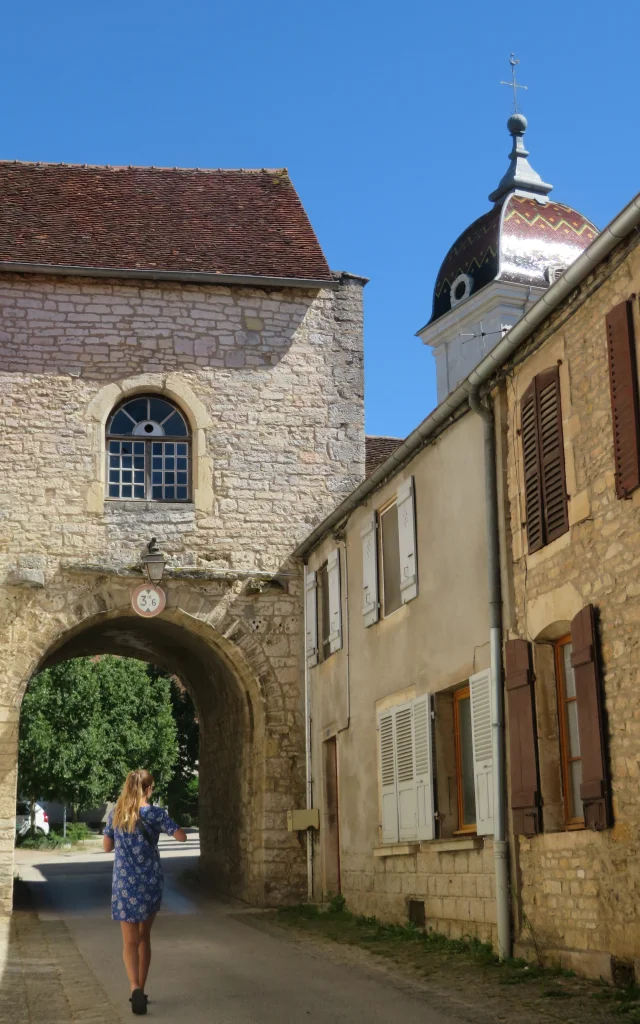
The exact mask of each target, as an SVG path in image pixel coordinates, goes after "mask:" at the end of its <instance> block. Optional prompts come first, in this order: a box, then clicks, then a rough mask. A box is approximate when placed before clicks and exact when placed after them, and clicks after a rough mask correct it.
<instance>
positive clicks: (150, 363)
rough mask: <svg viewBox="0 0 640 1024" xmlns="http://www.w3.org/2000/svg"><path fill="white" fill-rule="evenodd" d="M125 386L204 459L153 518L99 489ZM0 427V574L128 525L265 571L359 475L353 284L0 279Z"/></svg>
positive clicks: (81, 551) (212, 557) (93, 545)
mask: <svg viewBox="0 0 640 1024" xmlns="http://www.w3.org/2000/svg"><path fill="white" fill-rule="evenodd" d="M140 391H160V392H164V393H166V394H169V395H170V396H171V397H173V398H175V399H176V400H177V401H178V403H179V404H181V405H182V407H183V408H184V410H185V412H186V413H187V416H189V418H190V419H191V423H192V426H193V428H194V449H195V452H194V454H195V455H196V458H197V461H200V460H202V461H203V463H204V474H203V475H204V477H205V479H204V480H200V481H199V483H200V484H201V487H200V488H199V493H197V494H196V495H195V496H194V498H195V500H194V502H193V504H192V505H191V506H179V505H176V506H172V507H171V509H170V511H169V512H167V513H166V518H165V517H163V515H162V510H161V509H160V508H159V507H158V506H155V507H153V506H152V507H150V508H147V509H144V510H143V509H142V508H141V505H140V503H135V504H134V505H133V507H131V506H130V505H127V504H126V503H124V504H123V503H117V506H116V504H114V503H110V502H107V503H106V504H105V503H104V501H103V498H104V494H103V489H102V490H101V487H100V482H101V480H103V479H104V465H103V448H102V447H101V445H103V443H104V442H103V439H102V432H103V426H104V422H105V421H106V418H107V416H108V414H109V411H110V410H111V408H112V407H113V405H115V404H116V403H117V402H118V401H119V400H121V399H122V398H124V397H125V396H126V395H127V394H129V393H135V392H140ZM0 431H1V432H2V437H3V444H2V447H1V451H0V474H1V475H2V478H3V479H4V480H10V481H11V486H10V488H9V489H5V490H3V493H2V495H1V497H0V501H1V503H2V504H1V505H0V508H1V512H0V550H1V551H2V553H3V554H2V563H0V571H1V569H2V567H3V566H4V568H5V571H6V569H7V567H8V566H10V565H11V564H12V556H13V557H15V556H16V555H18V554H42V555H44V556H46V557H48V558H51V559H54V560H55V559H56V558H71V557H79V556H85V555H87V554H89V553H92V554H97V553H101V552H102V553H104V552H106V551H109V553H110V554H115V552H116V551H118V552H119V553H120V554H121V555H122V557H124V558H126V557H129V556H130V555H132V554H134V553H137V551H138V548H139V544H140V539H141V538H140V529H141V527H142V524H143V523H145V524H147V523H148V525H149V526H151V527H155V526H156V525H158V524H159V523H162V524H163V525H164V527H165V529H164V536H162V537H161V540H162V541H163V542H164V544H165V546H166V548H167V550H168V551H169V552H170V553H171V554H180V555H182V556H184V557H187V558H193V559H202V560H203V561H204V562H207V563H211V564H216V565H222V566H224V565H233V567H234V568H240V567H245V568H249V567H258V568H276V567H277V566H279V565H280V564H281V563H282V562H283V560H284V559H285V558H286V557H287V555H288V553H289V551H291V550H292V548H293V547H294V546H295V543H296V541H299V540H300V539H301V538H302V537H303V536H304V535H305V533H306V532H308V530H309V528H310V527H311V526H312V525H314V524H315V523H316V522H318V521H319V520H320V519H322V517H323V516H324V515H326V514H327V513H328V512H329V511H330V510H331V509H332V508H333V507H334V506H335V505H336V504H337V503H338V502H339V500H340V499H341V498H342V497H344V495H345V494H347V493H348V492H349V491H351V490H352V489H353V487H354V486H355V485H356V484H357V483H359V481H360V479H361V478H362V476H363V475H364V423H363V369H362V280H361V279H357V278H353V277H349V276H348V275H343V276H342V278H341V280H340V282H339V287H338V289H337V290H336V291H335V292H332V291H329V290H325V291H321V292H319V293H318V292H304V291H302V292H301V291H298V290H293V289H289V290H286V289H285V290H280V291H266V290H265V291H262V290H257V289H246V288H237V289H231V288H226V287H216V286H207V287H205V286H196V285H182V284H173V283H172V284H170V285H167V284H154V283H151V282H135V283H134V282H131V283H129V282H126V283H125V282H117V281H101V280H100V281H89V280H86V279H72V278H59V277H49V278H46V277H35V276H32V275H3V276H2V277H0ZM200 468H201V469H202V467H200ZM197 482H198V481H197ZM207 484H208V486H207ZM145 517H146V518H145ZM147 532H148V531H147ZM144 535H145V530H144V529H143V537H144Z"/></svg>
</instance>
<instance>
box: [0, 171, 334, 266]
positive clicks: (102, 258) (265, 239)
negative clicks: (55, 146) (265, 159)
mask: <svg viewBox="0 0 640 1024" xmlns="http://www.w3.org/2000/svg"><path fill="white" fill-rule="evenodd" d="M2 263H27V264H46V265H52V266H57V267H59V266H73V267H82V268H85V267H102V268H107V269H116V270H128V271H137V270H140V271H144V270H151V271H153V270H156V271H173V272H178V273H208V274H225V275H227V274H228V275H240V276H245V275H246V276H257V277H272V278H297V279H305V280H320V281H330V280H331V273H330V271H329V267H328V266H327V261H326V260H325V258H324V255H323V252H322V249H321V248H320V245H319V244H318V240H317V238H316V236H315V234H314V231H313V228H312V227H311V224H310V223H309V220H308V218H307V215H306V213H305V211H304V209H303V206H302V204H301V202H300V200H299V198H298V195H297V193H296V191H295V189H294V187H293V185H292V184H291V181H290V179H289V176H288V174H287V172H286V170H254V171H246V170H200V169H197V168H196V169H190V170H189V169H185V170H182V169H179V168H165V167H158V168H155V167H90V166H81V165H73V164H33V163H17V162H15V163H14V162H5V161H2V162H0V265H1V264H2Z"/></svg>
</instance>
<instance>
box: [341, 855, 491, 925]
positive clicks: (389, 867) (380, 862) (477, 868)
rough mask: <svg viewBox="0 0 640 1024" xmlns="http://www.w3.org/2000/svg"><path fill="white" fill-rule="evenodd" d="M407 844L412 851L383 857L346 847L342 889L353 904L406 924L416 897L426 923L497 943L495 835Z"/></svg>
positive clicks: (362, 911)
mask: <svg viewBox="0 0 640 1024" xmlns="http://www.w3.org/2000/svg"><path fill="white" fill-rule="evenodd" d="M408 845H410V846H413V851H412V852H407V853H404V854H402V853H393V854H391V853H390V854H389V855H388V856H384V857H378V856H376V857H372V856H371V855H370V854H367V855H357V854H354V853H352V852H350V851H348V850H344V849H343V851H342V864H341V872H342V891H343V893H344V895H345V897H346V899H347V902H348V904H349V909H350V910H352V911H354V912H355V913H357V914H367V915H372V914H373V915H375V916H376V917H379V918H380V919H381V920H383V921H394V922H396V923H398V924H406V922H407V920H408V919H409V901H411V900H418V901H422V902H424V910H425V919H426V926H427V928H430V929H433V930H434V931H436V932H441V933H442V934H444V935H448V936H449V937H450V938H452V939H457V938H460V937H462V936H464V935H471V936H476V937H477V938H479V939H481V940H482V941H483V942H493V943H494V944H495V942H496V940H497V930H496V903H495V864H494V858H493V842H492V840H490V839H485V840H482V839H476V838H473V839H450V840H433V841H431V842H427V843H422V844H408ZM399 849H400V848H399ZM378 852H380V851H378Z"/></svg>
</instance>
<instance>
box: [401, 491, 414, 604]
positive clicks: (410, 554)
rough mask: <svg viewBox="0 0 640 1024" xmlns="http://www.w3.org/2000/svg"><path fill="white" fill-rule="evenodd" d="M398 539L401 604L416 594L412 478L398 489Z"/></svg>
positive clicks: (410, 599)
mask: <svg viewBox="0 0 640 1024" xmlns="http://www.w3.org/2000/svg"><path fill="white" fill-rule="evenodd" d="M396 503H397V506H398V539H399V542H400V594H401V595H402V603H403V604H406V603H407V601H412V600H413V598H414V597H417V594H418V569H417V559H416V515H415V502H414V488H413V477H409V479H408V480H405V482H404V483H403V484H401V485H400V487H399V488H398V495H397V498H396Z"/></svg>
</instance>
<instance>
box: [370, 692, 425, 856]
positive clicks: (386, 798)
mask: <svg viewBox="0 0 640 1024" xmlns="http://www.w3.org/2000/svg"><path fill="white" fill-rule="evenodd" d="M378 751H379V762H380V783H381V794H380V807H381V823H380V824H381V832H382V842H383V843H398V842H400V843H405V842H410V841H418V840H424V839H433V838H434V835H435V820H434V801H433V748H432V729H431V701H430V698H429V697H428V696H425V697H418V698H416V699H415V700H412V701H407V702H406V703H404V704H399V705H397V706H396V707H392V708H389V709H387V710H385V711H382V712H380V713H379V715H378Z"/></svg>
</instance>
